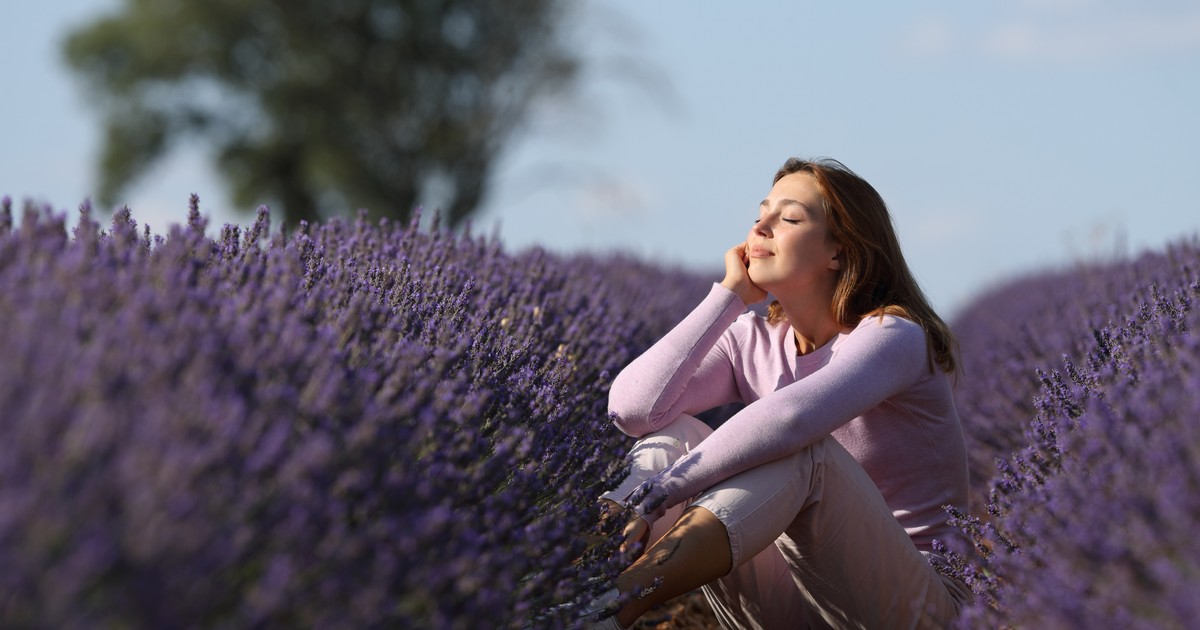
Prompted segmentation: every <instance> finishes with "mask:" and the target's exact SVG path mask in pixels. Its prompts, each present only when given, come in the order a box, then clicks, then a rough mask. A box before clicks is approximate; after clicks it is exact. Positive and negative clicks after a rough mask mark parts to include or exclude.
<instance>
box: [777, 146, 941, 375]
mask: <svg viewBox="0 0 1200 630" xmlns="http://www.w3.org/2000/svg"><path fill="white" fill-rule="evenodd" d="M793 173H808V174H809V175H811V176H812V177H813V179H814V180H816V183H817V189H818V191H819V192H820V194H821V199H822V201H823V202H824V204H823V205H824V206H825V216H826V219H827V223H828V225H829V237H830V238H831V239H833V240H834V241H835V242H837V243H838V244H840V245H841V246H842V250H841V253H840V254H839V255H838V261H839V262H840V263H841V266H840V269H839V270H838V271H837V274H838V277H837V284H836V286H835V287H834V290H833V303H832V305H831V306H832V308H833V315H834V317H836V318H837V320H838V322H839V323H841V324H842V325H843V326H845V327H848V328H852V327H854V326H856V325H858V323H859V322H860V321H862V319H863V318H864V317H868V316H871V315H878V316H879V317H883V316H884V315H895V316H897V317H903V318H905V319H908V320H911V321H914V322H916V323H917V324H920V326H921V328H923V329H925V340H926V344H927V346H928V348H929V369H930V371H932V370H933V365H934V363H936V364H937V366H938V367H939V368H941V369H942V371H944V372H954V371H955V370H956V368H957V364H956V362H955V358H954V352H955V345H956V343H955V340H954V334H953V333H951V332H950V327H949V326H947V325H946V323H945V322H943V321H942V318H941V317H939V316H938V314H937V313H936V312H934V310H933V307H931V306H930V305H929V300H928V299H926V297H925V293H924V292H923V291H921V287H920V286H919V285H918V284H917V281H916V279H915V278H914V277H913V275H912V272H911V271H909V269H908V264H907V263H906V262H904V256H903V255H902V254H901V252H900V241H899V239H897V238H896V230H895V228H893V227H892V218H891V215H889V214H888V210H887V206H886V205H885V204H884V202H883V198H882V197H880V196H879V193H878V192H876V191H875V189H874V188H873V187H872V186H871V185H870V184H868V183H867V181H866V180H864V179H863V178H861V177H859V176H858V175H856V174H855V173H854V172H853V171H851V170H850V169H849V168H847V167H846V166H845V165H844V164H842V163H841V162H838V161H837V160H833V159H828V158H825V159H818V160H802V159H799V158H789V159H788V160H787V162H784V164H783V166H782V167H780V169H779V171H778V172H777V173H775V180H774V182H778V181H779V180H780V179H783V178H784V177H786V176H788V175H791V174H793ZM774 182H773V183H774ZM767 318H768V319H769V320H770V321H772V322H777V321H782V320H783V319H785V315H784V313H783V308H782V307H781V306H780V305H779V302H778V301H776V302H773V303H772V304H771V305H770V307H768V310H767Z"/></svg>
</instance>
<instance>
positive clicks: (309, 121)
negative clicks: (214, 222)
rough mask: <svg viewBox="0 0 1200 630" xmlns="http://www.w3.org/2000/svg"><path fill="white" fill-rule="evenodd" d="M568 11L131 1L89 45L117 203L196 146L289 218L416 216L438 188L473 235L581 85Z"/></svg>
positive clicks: (234, 186) (541, 1) (84, 64)
mask: <svg viewBox="0 0 1200 630" xmlns="http://www.w3.org/2000/svg"><path fill="white" fill-rule="evenodd" d="M565 11H566V8H565V6H563V3H561V2H558V1H556V0H338V1H337V2H328V1H326V0H290V1H288V2H284V1H283V0H207V1H205V2H195V1H188V0H125V2H124V4H123V6H122V8H121V10H120V11H119V12H118V13H116V14H113V15H110V16H107V17H103V18H101V19H99V20H97V21H95V22H93V23H91V24H89V25H86V26H84V27H82V28H80V29H79V30H77V31H75V32H74V33H72V34H71V35H70V36H69V37H68V39H67V41H66V42H65V53H66V57H67V60H68V63H69V64H70V66H71V68H72V69H73V70H74V71H75V72H76V73H77V74H78V75H80V76H81V77H82V79H84V81H85V82H86V84H87V85H88V87H89V89H90V91H91V93H92V94H94V102H95V104H96V106H97V107H99V108H101V109H102V111H103V115H104V121H105V122H104V124H105V140H104V148H103V151H102V155H101V158H100V171H101V185H100V190H99V201H101V202H102V203H105V204H109V205H111V204H114V203H116V202H117V199H118V197H119V195H120V194H121V192H122V191H123V190H124V189H125V188H126V187H127V186H128V185H129V184H131V183H132V182H133V181H134V180H135V179H136V178H137V177H138V176H139V175H140V174H141V173H143V172H145V170H146V169H147V168H148V167H149V166H150V165H152V164H153V163H154V162H156V161H157V160H158V159H160V158H162V157H163V156H164V155H165V154H166V153H167V152H168V150H169V149H170V148H171V147H172V146H173V144H174V143H176V142H178V141H180V140H181V139H184V138H196V137H199V138H203V139H204V140H205V141H207V142H208V143H209V146H211V148H212V149H213V154H214V157H215V160H216V163H217V166H218V169H219V171H220V172H221V173H222V174H223V175H224V177H225V178H226V180H227V182H228V184H229V186H230V189H231V193H232V198H233V201H234V202H235V203H237V204H238V205H240V206H243V207H246V208H249V207H253V206H255V205H257V204H260V203H269V204H272V205H275V206H277V209H279V210H282V212H283V213H284V214H285V215H286V217H287V218H288V220H289V221H298V220H302V219H303V220H309V221H313V220H318V219H321V218H323V217H328V216H331V215H333V214H336V213H340V212H347V211H353V210H355V209H357V208H367V209H368V210H369V211H370V212H371V214H373V215H375V216H391V217H396V218H404V217H407V216H408V215H409V213H410V211H411V209H412V208H413V206H414V205H416V204H417V203H418V200H419V199H423V198H425V197H426V196H427V194H428V193H430V192H431V191H437V192H439V193H440V195H438V196H439V197H443V198H444V199H445V205H444V206H443V207H442V213H443V217H444V218H446V219H447V220H449V221H450V222H451V223H456V222H458V221H460V220H462V219H463V218H465V217H466V216H468V215H469V214H470V213H471V212H472V211H473V210H474V209H475V208H476V207H477V206H478V205H479V203H480V202H481V200H482V199H483V197H484V195H485V193H486V190H487V184H488V174H489V172H490V169H491V166H492V164H493V162H494V160H495V159H496V158H497V156H498V153H499V151H500V150H501V149H502V148H503V145H504V144H505V142H506V141H508V140H510V139H511V138H512V136H513V132H514V131H516V130H517V129H519V127H520V125H521V123H522V122H523V121H524V119H525V118H526V117H527V115H528V114H529V111H530V104H531V103H532V102H535V101H536V100H537V99H538V98H542V97H546V96H550V95H553V94H556V93H559V92H562V91H564V90H566V89H569V88H570V87H571V86H572V85H573V79H574V77H575V74H576V70H577V67H578V59H577V58H576V57H575V56H574V55H573V54H572V53H571V52H570V51H569V50H568V49H567V47H566V46H565V45H564V42H562V41H561V39H562V38H561V36H560V31H561V29H560V28H559V27H560V25H561V24H562V21H563V19H564V17H565V15H564V12H565Z"/></svg>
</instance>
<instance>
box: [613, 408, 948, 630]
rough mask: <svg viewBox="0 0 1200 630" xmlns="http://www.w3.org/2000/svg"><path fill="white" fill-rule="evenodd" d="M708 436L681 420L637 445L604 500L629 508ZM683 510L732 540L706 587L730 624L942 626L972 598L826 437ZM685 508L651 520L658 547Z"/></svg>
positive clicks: (694, 423) (703, 427) (719, 486)
mask: <svg viewBox="0 0 1200 630" xmlns="http://www.w3.org/2000/svg"><path fill="white" fill-rule="evenodd" d="M711 433H712V429H710V428H708V426H707V425H705V424H704V423H703V422H701V421H699V420H697V419H695V418H693V417H691V416H681V417H679V418H678V419H676V420H675V421H674V422H672V423H671V424H669V425H667V426H666V427H664V428H663V429H662V430H661V431H658V432H655V433H651V434H649V435H647V436H645V437H643V438H642V439H640V440H638V442H637V443H636V444H635V445H634V447H633V449H632V450H631V451H630V454H629V462H630V466H631V472H630V476H629V478H628V479H626V480H625V481H624V482H623V483H622V484H621V485H620V486H619V487H617V488H616V489H614V490H613V491H612V492H609V493H606V494H605V495H604V498H608V499H612V500H614V501H617V502H621V501H623V500H624V499H625V498H626V497H627V496H628V495H629V493H630V492H631V491H632V490H633V489H634V488H636V487H637V486H638V485H640V484H641V483H642V482H643V481H645V480H647V479H649V478H650V477H652V476H653V475H654V474H655V473H657V472H658V471H660V470H662V469H663V468H665V467H667V466H668V465H670V464H671V463H672V462H674V461H675V460H676V459H678V458H679V457H681V456H682V455H683V454H684V453H686V452H688V451H689V450H691V449H692V448H694V447H695V445H696V444H698V443H699V442H700V441H701V440H703V439H705V438H706V437H708V436H709V435H710V434H711ZM688 505H697V506H701V507H703V508H705V509H707V510H709V511H710V512H712V513H713V514H714V515H715V516H716V517H717V518H718V519H720V521H721V522H722V523H723V524H724V525H725V528H726V530H727V531H728V532H729V543H730V551H731V552H732V555H733V566H734V569H733V571H731V572H730V573H729V574H728V575H726V576H725V577H722V578H720V579H719V580H717V581H715V582H712V583H710V584H708V585H706V586H705V587H704V594H705V596H706V598H707V599H708V601H709V603H710V604H711V605H712V607H713V610H714V611H715V613H716V615H717V619H718V620H719V621H720V623H721V625H722V627H725V628H739V629H741V628H764V629H772V630H773V629H776V628H779V629H783V628H789V629H793V628H826V627H833V628H871V629H874V628H943V627H949V626H950V625H952V623H953V619H954V618H955V617H956V616H957V614H958V611H959V609H960V608H961V606H962V603H963V602H964V601H966V600H967V599H968V598H969V597H970V592H969V591H968V590H967V589H966V587H965V586H964V585H963V584H962V583H960V582H958V581H956V580H953V579H950V578H946V577H944V576H942V575H940V574H939V573H938V572H937V571H936V570H935V569H934V568H933V566H932V565H931V564H930V561H931V557H930V556H933V554H926V553H922V552H921V551H918V550H917V548H916V547H914V546H913V544H912V541H911V540H910V539H909V537H908V534H906V533H905V531H904V529H903V528H902V527H901V526H900V523H899V522H897V521H896V519H895V517H894V516H892V512H891V510H890V509H888V507H887V505H886V504H885V503H884V501H883V497H882V496H880V494H879V490H878V489H877V488H876V487H875V484H874V482H872V481H871V479H870V477H868V476H867V474H866V472H865V471H864V470H863V469H862V466H860V465H859V464H858V462H857V461H855V460H854V458H853V457H852V456H851V455H850V454H849V453H847V452H846V450H845V449H844V448H842V446H841V445H840V444H838V442H837V441H836V440H834V439H833V438H831V437H827V438H825V439H824V440H821V441H819V442H817V443H816V444H813V445H812V446H810V447H808V448H806V449H804V450H803V451H801V452H799V453H797V454H795V455H792V456H790V457H786V458H784V459H780V460H776V461H774V462H771V463H769V464H765V465H763V466H759V467H757V468H754V469H751V470H748V471H746V472H744V473H741V474H739V475H735V476H733V477H730V478H729V479H726V480H725V481H723V482H721V483H719V484H717V485H715V486H713V487H712V488H709V489H708V490H706V491H704V492H703V493H701V494H700V495H699V496H697V497H693V499H692V501H691V502H690V503H688ZM685 507H686V506H684V505H678V506H675V507H674V508H672V509H670V510H668V511H667V513H666V515H665V516H663V517H662V518H660V519H659V520H657V521H656V522H655V523H654V526H653V527H652V528H651V530H650V540H651V542H652V543H653V541H656V540H658V539H659V538H661V537H662V536H663V534H665V533H666V532H667V530H668V529H670V528H671V526H672V525H673V524H674V523H675V521H676V520H678V518H679V517H680V515H682V514H683V510H684V509H685ZM933 559H935V560H936V559H937V558H936V557H934V558H933Z"/></svg>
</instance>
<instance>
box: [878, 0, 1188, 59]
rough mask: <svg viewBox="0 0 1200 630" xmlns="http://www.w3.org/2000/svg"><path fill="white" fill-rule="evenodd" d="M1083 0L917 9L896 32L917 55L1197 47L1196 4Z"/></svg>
mask: <svg viewBox="0 0 1200 630" xmlns="http://www.w3.org/2000/svg"><path fill="white" fill-rule="evenodd" d="M1150 8H1151V5H1146V6H1145V8H1143V7H1142V6H1141V5H1132V4H1131V5H1125V6H1118V7H1116V8H1110V7H1109V6H1108V5H1104V6H1101V5H1098V4H1096V3H1094V2H1090V1H1089V0H1053V1H1051V2H1049V3H1042V2H1038V3H1034V2H1030V1H1029V0H1014V2H1012V3H1010V4H1008V5H1006V6H1005V7H1004V8H1003V9H1002V10H1000V11H998V12H997V14H995V15H975V16H970V18H971V19H968V16H965V15H961V14H958V15H948V14H941V15H924V16H921V17H918V18H916V19H914V20H913V21H912V22H910V23H909V24H908V25H907V26H906V27H905V29H904V30H903V31H902V32H901V33H899V34H898V43H899V47H900V49H901V50H902V51H904V52H906V53H908V54H910V55H913V56H915V57H923V58H938V59H950V58H960V59H961V58H967V59H970V58H971V57H981V58H985V59H993V60H999V61H1009V62H1046V61H1054V62H1068V63H1087V62H1096V61H1112V60H1120V59H1131V58H1138V57H1163V56H1171V55H1180V54H1189V53H1196V52H1200V10H1195V9H1191V10H1188V11H1185V12H1183V13H1180V12H1175V13H1166V12H1162V11H1159V12H1150Z"/></svg>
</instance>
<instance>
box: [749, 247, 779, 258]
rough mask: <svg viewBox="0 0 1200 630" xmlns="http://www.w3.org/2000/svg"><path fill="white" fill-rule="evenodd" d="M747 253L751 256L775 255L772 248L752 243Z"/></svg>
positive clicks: (767, 256) (766, 256) (764, 256)
mask: <svg viewBox="0 0 1200 630" xmlns="http://www.w3.org/2000/svg"><path fill="white" fill-rule="evenodd" d="M747 253H749V254H750V257H751V258H769V257H771V256H774V255H775V254H774V253H772V252H771V250H769V249H767V248H765V247H761V246H758V245H751V246H750V248H749V249H748V250H747Z"/></svg>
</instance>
